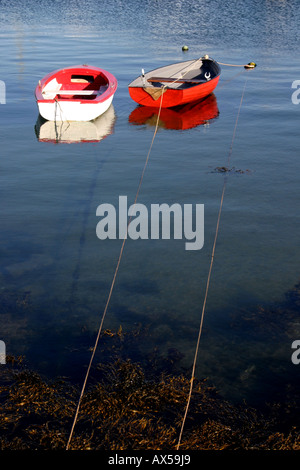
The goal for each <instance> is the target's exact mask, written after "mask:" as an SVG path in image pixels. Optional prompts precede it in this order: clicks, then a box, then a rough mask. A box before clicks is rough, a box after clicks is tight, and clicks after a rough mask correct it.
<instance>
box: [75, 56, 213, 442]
mask: <svg viewBox="0 0 300 470" xmlns="http://www.w3.org/2000/svg"><path fill="white" fill-rule="evenodd" d="M199 60H201V58H199V59H196V60H195V61H193V62H192V64H190V66H189V67H188V68H187V70H186V71H185V72H184V74H183V75H182V77H183V76H184V75H185V74H186V73H188V72H189V70H190V68H191V67H193V66H194V65H195V63H196V62H197V61H199ZM182 77H181V78H182ZM177 80H178V79H175V80H174V81H173V82H171V83H170V84H169V85H163V86H162V87H161V88H162V91H164V89H165V88H167V87H168V86H170V85H172V84H173V83H176V81H177ZM163 94H164V93H163V92H162V94H161V97H160V105H159V110H158V114H157V119H156V125H155V129H154V133H153V137H152V140H151V143H150V147H149V150H148V153H147V156H146V160H145V164H144V167H143V170H142V174H141V177H140V181H139V185H138V189H137V192H136V196H135V199H134V204H136V202H137V199H138V195H139V192H140V188H141V185H142V181H143V178H144V174H145V171H146V167H147V165H148V161H149V157H150V153H151V150H152V147H153V143H154V140H155V137H156V134H157V131H158V127H159V119H160V114H161V109H162V103H163ZM131 219H132V216H131V217H130V218H129V221H128V224H127V230H126V236H125V237H124V239H123V242H122V245H121V249H120V253H119V257H118V260H117V265H116V268H115V271H114V275H113V279H112V282H111V286H110V290H109V294H108V297H107V301H106V304H105V307H104V311H103V314H102V317H101V321H100V325H99V328H98V332H97V336H96V340H95V344H94V348H93V350H92V354H91V358H90V361H89V364H88V368H87V372H86V374H85V378H84V381H83V385H82V388H81V392H80V396H79V400H78V403H77V407H76V411H75V415H74V419H73V423H72V427H71V431H70V435H69V438H68V442H67V445H66V450H69V448H70V443H71V440H72V437H73V434H74V429H75V425H76V422H77V419H78V414H79V410H80V406H81V403H82V399H83V396H84V392H85V389H86V384H87V380H88V377H89V374H90V370H91V366H92V363H93V360H94V357H95V353H96V350H97V346H98V343H99V339H100V335H101V331H102V327H103V323H104V319H105V316H106V313H107V310H108V306H109V303H110V299H111V296H112V292H113V289H114V285H115V282H116V278H117V274H118V271H119V267H120V263H121V259H122V255H123V251H124V247H125V242H126V240H127V234H128V227H129V224H130V222H131ZM207 290H208V286H207ZM201 328H202V326H201ZM199 340H200V337H199V339H198V342H199ZM190 393H191V390H190ZM189 401H190V397H189ZM187 411H188V407H187V409H186V413H185V418H186V415H187ZM185 418H184V420H185ZM183 425H184V423H183ZM182 431H183V426H182V430H181V434H182ZM180 439H181V437H180ZM179 444H180V441H179V443H178V447H179Z"/></svg>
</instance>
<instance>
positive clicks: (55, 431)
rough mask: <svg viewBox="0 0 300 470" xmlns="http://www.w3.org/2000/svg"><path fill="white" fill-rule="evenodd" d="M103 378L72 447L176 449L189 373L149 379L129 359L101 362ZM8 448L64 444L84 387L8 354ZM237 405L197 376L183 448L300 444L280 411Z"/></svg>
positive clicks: (87, 399) (0, 421)
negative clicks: (55, 377)
mask: <svg viewBox="0 0 300 470" xmlns="http://www.w3.org/2000/svg"><path fill="white" fill-rule="evenodd" d="M97 367H98V368H100V369H101V374H102V377H103V378H102V380H101V381H99V382H98V383H95V384H93V385H91V386H90V387H89V388H88V389H87V392H86V394H85V396H84V398H83V401H82V406H81V409H80V412H79V415H78V420H77V423H76V426H75V431H74V435H73V439H72V441H71V445H70V449H74V450H129V449H130V450H145V449H147V450H162V449H170V450H175V449H176V444H177V440H178V434H179V429H180V426H181V422H182V417H183V411H184V407H185V404H186V399H187V395H188V390H189V379H188V378H186V377H184V376H182V375H180V376H171V375H169V376H163V375H161V376H160V378H159V379H157V380H153V379H151V380H147V377H146V375H145V372H144V371H143V370H142V368H141V366H140V365H139V364H134V363H132V362H131V361H130V360H127V361H121V360H119V361H115V362H114V363H112V364H110V365H109V364H105V365H104V366H102V365H98V366H97ZM3 370H5V373H2V374H1V388H0V399H1V404H0V448H1V450H26V449H30V450H53V449H61V450H63V449H65V447H66V443H67V440H68V437H69V433H70V429H71V426H72V422H73V418H74V413H75V408H76V405H77V400H78V396H79V393H78V390H77V389H76V387H75V386H74V385H71V384H70V383H69V382H68V381H66V380H65V379H63V378H61V379H59V380H55V381H47V380H46V379H44V378H43V377H41V376H39V375H38V374H36V373H35V372H32V371H30V370H27V369H26V367H24V365H23V363H22V361H21V360H18V359H17V360H12V358H9V360H8V364H7V367H6V368H1V371H3ZM277 412H278V409H276V407H275V408H272V409H270V412H269V413H268V414H267V415H266V414H262V413H259V412H258V411H256V410H255V409H253V408H250V407H247V406H246V405H244V406H233V405H231V404H230V403H229V402H228V401H225V400H223V399H222V398H221V397H220V396H219V395H218V393H217V392H216V390H215V389H214V388H212V387H209V386H208V385H207V384H206V382H205V381H200V382H199V381H195V385H194V391H193V397H192V401H191V406H190V411H189V414H188V418H187V421H186V426H185V431H184V434H183V439H182V442H181V449H189V450H204V449H205V450H253V449H258V450H271V449H278V450H299V449H300V432H299V428H298V429H297V428H296V426H294V427H291V429H290V430H288V431H285V432H283V431H281V430H280V413H279V414H278V415H277Z"/></svg>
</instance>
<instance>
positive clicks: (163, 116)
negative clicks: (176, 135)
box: [129, 94, 219, 130]
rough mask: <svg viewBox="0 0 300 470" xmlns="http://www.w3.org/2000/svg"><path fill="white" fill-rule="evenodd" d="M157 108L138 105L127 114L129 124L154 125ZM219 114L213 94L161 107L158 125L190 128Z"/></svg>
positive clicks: (167, 127) (170, 127) (182, 128)
mask: <svg viewBox="0 0 300 470" xmlns="http://www.w3.org/2000/svg"><path fill="white" fill-rule="evenodd" d="M158 113H159V109H158V108H150V107H147V106H138V107H137V108H135V109H134V110H133V111H132V113H131V114H130V116H129V122H130V123H131V124H136V125H141V124H149V125H154V126H155V125H156V122H157V116H158ZM218 115H219V109H218V105H217V100H216V97H215V95H214V94H211V95H209V96H208V97H207V98H205V99H204V100H201V101H197V102H194V103H188V104H185V105H182V106H177V107H174V108H164V109H161V112H160V117H159V123H158V125H159V127H164V128H166V129H177V130H179V129H181V130H184V129H191V128H192V127H196V126H200V125H203V124H206V123H207V122H208V121H210V120H211V119H215V118H216V117H218Z"/></svg>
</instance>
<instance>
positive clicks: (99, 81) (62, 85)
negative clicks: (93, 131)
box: [35, 65, 118, 121]
mask: <svg viewBox="0 0 300 470" xmlns="http://www.w3.org/2000/svg"><path fill="white" fill-rule="evenodd" d="M117 85H118V83H117V80H116V78H115V77H114V76H113V75H112V74H111V73H109V72H107V71H106V70H103V69H100V68H98V67H91V66H89V65H76V66H73V67H66V68H64V69H61V70H55V71H54V72H51V73H49V74H48V75H46V76H45V77H44V78H43V79H42V80H40V81H39V83H38V85H37V87H36V89H35V97H36V101H37V105H38V108H39V112H40V114H41V116H42V117H43V118H44V119H46V120H48V121H91V120H93V119H96V118H97V117H98V116H100V115H101V114H103V113H104V112H105V111H106V110H107V109H108V108H109V106H110V105H111V103H112V100H113V97H114V94H115V92H116V90H117Z"/></svg>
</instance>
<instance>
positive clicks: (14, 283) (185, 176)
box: [0, 0, 300, 402]
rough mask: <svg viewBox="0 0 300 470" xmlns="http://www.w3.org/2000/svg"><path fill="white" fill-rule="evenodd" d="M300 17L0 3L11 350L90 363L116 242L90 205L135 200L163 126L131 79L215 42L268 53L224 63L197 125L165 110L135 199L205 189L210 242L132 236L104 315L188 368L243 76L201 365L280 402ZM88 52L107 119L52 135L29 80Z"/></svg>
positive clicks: (204, 8)
mask: <svg viewBox="0 0 300 470" xmlns="http://www.w3.org/2000/svg"><path fill="white" fill-rule="evenodd" d="M299 21H300V13H299V8H298V1H297V0H289V1H287V0H273V1H271V0H260V1H258V0H249V1H247V2H242V1H230V2H229V1H221V0H213V1H211V0H210V1H208V0H206V1H205V0H203V1H192V0H178V1H172V2H171V1H169V0H164V1H160V0H157V1H150V0H148V1H147V0H143V1H140V0H139V1H136V0H127V1H126V2H122V1H117V0H113V1H101V2H98V1H89V0H81V1H80V2H78V1H76V0H73V1H71V0H70V1H66V0H65V1H63V2H62V1H53V2H48V1H45V0H41V1H40V2H38V3H37V2H33V1H25V0H24V1H19V0H17V1H1V2H0V27H1V28H0V36H1V45H0V59H1V60H0V63H1V68H0V70H1V74H0V79H1V80H2V81H3V82H4V83H5V85H6V103H5V104H3V103H2V104H1V105H0V119H1V127H0V136H1V159H0V178H1V184H0V201H1V231H0V239H1V246H0V249H1V270H0V278H1V309H0V314H1V315H0V339H1V340H3V341H5V343H6V348H7V353H9V354H13V355H25V356H26V359H27V361H28V363H29V365H30V366H32V367H33V368H35V369H37V370H39V371H41V372H42V373H45V374H48V375H52V376H55V375H58V374H64V375H67V376H70V377H75V378H77V379H78V377H79V378H80V377H82V373H83V371H84V370H85V367H86V365H87V363H88V361H89V358H90V351H89V350H88V345H87V342H86V338H87V337H88V338H89V346H90V347H91V346H93V344H94V339H95V335H96V332H97V328H98V325H99V323H100V319H101V316H102V313H103V309H104V305H105V302H106V299H107V296H108V292H109V288H110V284H111V281H112V277H113V274H114V270H115V267H116V262H117V259H118V255H119V251H120V247H121V241H120V240H106V241H100V240H99V239H98V238H97V236H96V225H97V222H98V221H99V219H98V218H97V217H96V209H97V206H98V205H99V204H102V203H111V204H115V205H116V206H117V204H118V197H119V196H120V195H126V196H127V197H128V203H129V204H132V203H133V201H134V197H135V194H136V190H137V187H138V183H139V179H140V176H141V172H142V169H143V166H144V163H145V159H146V155H147V152H148V149H149V146H150V143H151V139H152V137H153V132H154V125H153V123H154V122H155V117H151V116H150V117H149V116H144V117H142V118H140V117H139V121H137V117H136V114H135V113H137V112H139V110H137V109H136V108H137V107H136V105H135V103H134V102H133V101H132V100H131V99H130V97H129V94H128V89H127V85H128V83H129V82H130V81H131V80H132V79H133V78H135V77H136V76H137V75H139V74H140V71H141V68H144V69H145V70H151V69H154V68H156V67H158V66H162V65H165V64H168V63H172V62H176V61H182V60H189V59H193V58H197V57H200V56H202V55H204V54H209V55H210V56H211V57H213V58H214V59H215V60H217V61H219V62H222V63H231V64H245V63H248V62H249V61H255V62H256V63H257V64H258V66H257V68H256V69H254V70H251V71H245V70H244V69H243V68H236V67H228V66H222V74H221V79H220V82H219V85H218V87H217V89H216V90H215V94H214V96H215V101H213V102H212V103H211V106H210V108H209V109H208V110H206V113H208V114H205V113H204V118H203V119H204V120H205V121H206V122H205V124H203V122H201V120H200V124H199V122H198V125H196V126H195V127H189V128H186V129H178V128H176V126H175V124H174V123H176V122H178V116H177V118H176V119H175V118H174V116H173V117H172V115H171V117H170V116H168V115H166V116H163V115H162V116H161V118H162V119H161V121H162V122H161V126H160V127H159V131H158V133H157V135H156V138H155V142H154V145H153V148H152V150H151V154H150V159H149V163H148V166H147V169H146V173H145V176H144V179H143V183H142V187H141V191H140V194H139V201H138V202H140V203H143V204H145V205H146V206H147V207H149V206H150V204H152V203H167V204H173V203H179V204H187V203H190V204H204V207H205V242H204V247H203V248H202V249H201V250H199V251H186V250H185V248H184V240H137V241H134V240H130V239H128V240H127V242H126V245H125V250H124V254H123V258H122V262H121V265H120V270H119V272H118V277H117V282H116V285H115V288H114V291H113V295H112V298H111V302H110V306H109V309H108V312H107V315H106V318H105V323H104V327H105V328H108V329H113V330H114V329H118V328H119V326H120V325H122V328H123V330H124V331H129V332H130V331H132V330H133V329H134V328H136V326H137V325H141V326H142V327H143V326H145V327H146V326H147V327H148V330H147V334H146V335H145V336H144V337H143V345H142V346H141V345H140V347H141V350H142V353H144V354H145V356H146V355H147V354H148V353H150V352H151V351H152V350H154V349H155V348H158V350H159V352H160V354H162V355H163V356H167V355H168V351H169V350H170V349H174V348H176V349H177V350H178V352H179V353H180V355H182V359H181V361H180V363H179V364H178V365H179V367H183V368H187V369H188V370H189V368H190V367H191V364H192V360H193V355H194V351H195V345H196V339H197V334H198V327H199V322H200V315H201V310H202V304H203V298H204V291H205V284H206V279H207V275H208V269H209V263H210V257H211V250H212V245H213V240H214V235H215V230H216V223H217V216H218V210H219V206H220V198H221V193H222V188H223V182H224V174H222V173H219V172H218V171H215V169H216V168H218V167H222V166H227V164H228V156H229V154H230V146H231V142H232V138H233V132H234V126H235V122H236V119H237V115H238V114H237V113H238V109H239V104H240V100H241V96H242V93H243V90H244V97H243V103H242V107H241V110H240V114H239V119H238V126H237V129H236V133H235V138H234V142H233V147H232V153H231V156H230V168H232V171H231V172H230V174H229V175H228V180H227V186H226V192H225V199H224V205H223V210H222V215H221V221H220V230H219V235H218V241H217V247H216V253H215V259H214V265H213V272H212V278H211V282H210V288H209V295H208V300H207V305H206V311H205V320H204V329H203V333H202V337H201V344H200V350H199V356H198V362H197V364H198V366H197V375H198V376H199V377H209V379H210V380H211V382H212V383H214V384H215V385H216V386H217V388H218V389H219V390H220V391H221V393H223V394H224V396H226V397H229V398H231V399H235V400H243V399H244V398H246V399H247V400H250V401H252V402H258V401H259V400H260V399H261V400H268V401H272V399H275V398H276V397H277V394H278V393H280V394H284V393H285V390H286V388H287V385H288V384H290V383H291V384H293V385H295V384H296V383H297V377H298V375H299V369H298V368H297V366H296V365H294V364H292V362H291V353H292V350H291V343H292V341H293V340H294V339H298V337H299V334H300V331H299V322H298V318H297V314H298V313H299V310H298V311H297V310H295V309H294V305H291V304H290V303H285V302H286V294H287V292H288V291H289V290H290V289H292V288H293V287H294V285H295V284H297V282H298V279H299V254H300V246H299V172H300V163H299V118H300V114H299V113H300V106H297V105H294V104H293V103H292V100H291V96H292V92H293V90H292V88H291V86H292V82H293V81H294V80H299V79H300V67H299V61H298V57H299V52H298V45H299ZM184 44H187V45H188V46H189V50H188V52H182V49H181V48H182V46H183V45H184ZM81 63H88V64H91V65H96V66H100V67H103V68H104V69H107V70H109V71H110V72H111V73H113V74H114V75H115V76H116V77H117V80H118V90H117V93H116V95H115V98H114V102H113V107H112V108H111V109H110V111H109V114H107V115H106V117H105V119H103V120H102V121H101V120H100V121H99V122H98V123H97V127H96V125H94V126H92V125H91V126H89V127H87V126H85V128H83V129H82V130H78V129H77V128H73V130H72V129H69V132H70V133H71V131H74V133H73V136H74V135H75V136H76V137H78V136H81V132H82V135H83V134H84V133H88V134H89V135H91V136H94V135H95V133H98V134H97V135H99V136H101V138H100V137H99V138H100V140H99V141H97V142H88V143H87V142H85V143H74V142H73V143H69V144H68V143H64V144H63V143H61V144H55V143H51V142H49V141H48V142H47V141H46V142H45V141H43V138H46V139H47V138H48V139H51V135H52V134H51V133H52V131H53V129H51V128H49V127H47V126H46V125H45V123H43V122H41V120H40V119H39V115H38V110H37V106H36V103H35V99H34V88H35V86H36V84H37V82H38V80H39V79H40V78H42V77H43V76H44V75H45V74H46V73H48V72H50V71H52V70H55V69H58V68H61V67H64V66H69V65H75V64H81ZM214 107H216V108H214ZM212 108H213V111H214V110H216V109H217V112H216V113H215V117H214V119H210V117H211V114H210V113H211V111H212ZM197 112H198V113H200V111H199V110H198V111H197ZM195 115H196V116H197V113H195ZM194 117H195V116H194ZM179 119H182V120H183V122H184V116H183V117H182V116H181V117H180V118H179ZM207 119H208V120H207ZM170 123H171V124H170ZM172 126H173V128H172ZM174 127H175V128H174ZM102 137H105V138H102ZM66 138H67V137H66ZM73 140H74V137H73ZM279 308H280V311H279V310H278V309H279ZM270 309H271V311H272V313H271V311H270ZM291 309H292V313H291V311H290V310H291ZM293 309H294V310H293ZM287 310H288V312H289V313H288V314H287V313H286V311H287ZM100 350H101V347H100V348H99V354H98V355H97V360H98V361H101V351H100ZM132 356H133V359H134V354H133V353H132ZM298 367H300V365H299V366H298Z"/></svg>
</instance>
